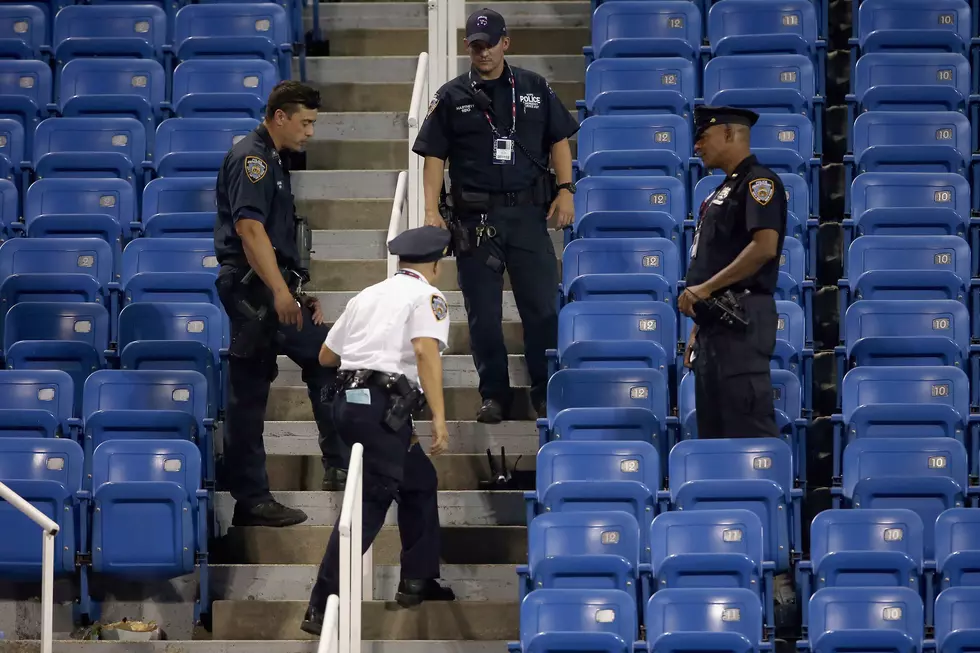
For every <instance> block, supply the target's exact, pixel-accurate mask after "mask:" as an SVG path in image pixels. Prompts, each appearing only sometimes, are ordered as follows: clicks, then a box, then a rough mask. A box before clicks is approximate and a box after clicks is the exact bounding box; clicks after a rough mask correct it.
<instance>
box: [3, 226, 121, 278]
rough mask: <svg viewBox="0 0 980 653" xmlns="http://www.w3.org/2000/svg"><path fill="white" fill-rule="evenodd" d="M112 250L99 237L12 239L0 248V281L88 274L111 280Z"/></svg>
mask: <svg viewBox="0 0 980 653" xmlns="http://www.w3.org/2000/svg"><path fill="white" fill-rule="evenodd" d="M112 269H113V261H112V250H111V249H110V247H109V245H108V243H106V242H105V241H104V240H100V239H98V238H12V239H11V240H8V241H6V242H4V243H3V244H2V245H0V279H6V278H7V277H9V276H10V275H12V274H87V275H90V276H92V277H94V278H95V279H97V280H98V282H99V283H100V284H102V285H103V286H108V284H109V282H111V281H112Z"/></svg>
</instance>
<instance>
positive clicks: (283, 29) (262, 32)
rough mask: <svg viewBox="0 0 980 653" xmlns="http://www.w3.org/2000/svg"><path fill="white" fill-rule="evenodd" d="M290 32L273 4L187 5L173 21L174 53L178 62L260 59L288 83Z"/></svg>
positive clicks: (283, 13)
mask: <svg viewBox="0 0 980 653" xmlns="http://www.w3.org/2000/svg"><path fill="white" fill-rule="evenodd" d="M290 32H291V29H290V25H289V17H288V16H287V15H286V10H285V9H283V8H282V7H281V6H280V5H279V4H277V3H275V2H248V3H241V4H238V3H236V4H230V3H217V4H203V5H200V4H199V5H191V4H188V5H185V6H184V7H182V8H181V9H180V10H179V11H178V12H177V16H176V18H175V19H174V52H175V54H176V56H177V59H178V60H179V61H189V60H191V59H202V58H221V57H224V58H234V59H252V58H255V59H262V60H264V61H268V62H269V63H271V64H272V65H273V66H275V67H276V69H277V70H278V71H279V77H280V78H282V79H289V78H290V77H291V76H292V54H293V44H292V41H293V39H292V37H291V34H290ZM300 40H301V39H300Z"/></svg>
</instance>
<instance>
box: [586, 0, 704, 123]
mask: <svg viewBox="0 0 980 653" xmlns="http://www.w3.org/2000/svg"><path fill="white" fill-rule="evenodd" d="M610 4H611V3H610ZM658 4H659V3H658ZM697 80H698V76H697V75H696V73H695V69H694V64H693V63H692V62H690V61H689V60H687V59H682V58H680V57H636V58H632V57H631V58H624V59H596V60H595V61H593V62H592V63H591V64H589V67H588V68H587V69H586V71H585V102H586V106H588V107H589V109H590V110H592V107H593V106H594V105H595V103H596V99H597V98H598V97H599V96H600V95H602V94H603V93H614V92H616V91H634V90H636V89H638V88H641V89H645V90H649V91H667V92H675V93H678V94H679V95H680V96H681V97H683V98H685V99H686V100H687V102H688V103H690V102H693V101H694V98H695V96H696V95H697V93H698V83H697ZM612 105H613V108H611V109H610V113H621V112H622V113H632V112H633V111H630V109H629V106H628V104H623V105H620V106H619V109H618V110H617V109H616V102H612ZM671 109H672V107H671V106H669V105H663V106H657V107H646V106H644V107H641V108H639V109H637V110H636V112H638V113H649V112H654V113H658V114H670V113H671ZM685 117H688V116H685Z"/></svg>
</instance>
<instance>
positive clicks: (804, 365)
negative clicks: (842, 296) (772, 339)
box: [771, 300, 813, 406]
mask: <svg viewBox="0 0 980 653" xmlns="http://www.w3.org/2000/svg"><path fill="white" fill-rule="evenodd" d="M804 322H805V320H804V316H803V309H802V308H801V307H800V305H799V304H796V303H794V302H788V301H780V300H777V301H776V348H775V349H774V350H773V353H772V359H771V368H772V369H774V370H789V371H790V372H793V373H794V374H796V376H798V377H799V379H800V382H801V383H802V384H803V392H804V402H805V405H806V406H811V405H812V404H811V403H810V402H811V399H812V393H811V392H810V379H811V377H812V372H813V370H812V367H813V347H812V345H811V343H810V341H809V340H808V339H807V336H806V325H805V324H804Z"/></svg>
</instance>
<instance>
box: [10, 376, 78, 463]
mask: <svg viewBox="0 0 980 653" xmlns="http://www.w3.org/2000/svg"><path fill="white" fill-rule="evenodd" d="M74 417H76V411H75V388H74V385H73V383H72V380H71V376H69V375H68V373H67V372H62V371H61V370H3V371H0V440H3V439H4V438H7V437H14V438H26V437H48V438H54V437H69V436H71V435H72V433H71V429H72V426H73V424H74V422H73V418H74ZM0 480H2V479H0Z"/></svg>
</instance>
